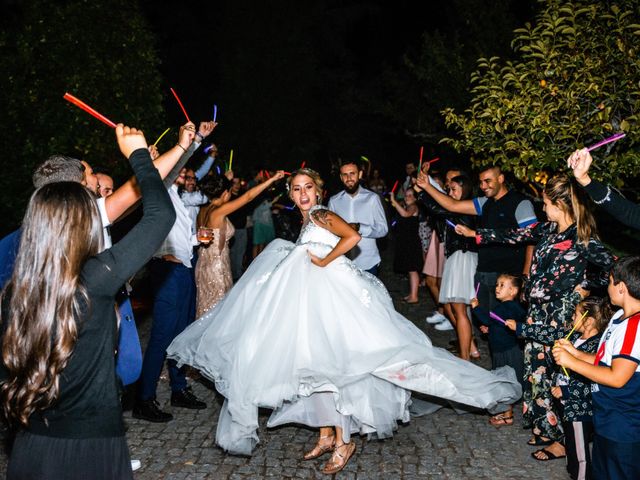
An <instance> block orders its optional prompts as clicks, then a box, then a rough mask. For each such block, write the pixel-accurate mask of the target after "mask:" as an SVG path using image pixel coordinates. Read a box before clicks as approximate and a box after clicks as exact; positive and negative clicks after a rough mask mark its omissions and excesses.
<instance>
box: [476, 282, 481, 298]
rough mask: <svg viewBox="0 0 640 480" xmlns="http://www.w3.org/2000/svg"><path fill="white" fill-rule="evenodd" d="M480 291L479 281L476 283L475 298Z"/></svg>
mask: <svg viewBox="0 0 640 480" xmlns="http://www.w3.org/2000/svg"><path fill="white" fill-rule="evenodd" d="M479 291H480V282H478V283H477V284H476V298H478V292H479Z"/></svg>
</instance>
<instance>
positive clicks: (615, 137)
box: [587, 132, 626, 152]
mask: <svg viewBox="0 0 640 480" xmlns="http://www.w3.org/2000/svg"><path fill="white" fill-rule="evenodd" d="M625 136H626V134H625V133H622V132H620V133H616V134H615V135H611V136H610V137H609V138H605V139H604V140H600V141H599V142H598V143H595V144H593V145H591V146H590V147H589V148H587V151H589V152H590V151H592V150H595V149H596V148H600V147H602V146H603V145H606V144H607V143H612V142H617V141H618V140H620V139H621V138H624V137H625Z"/></svg>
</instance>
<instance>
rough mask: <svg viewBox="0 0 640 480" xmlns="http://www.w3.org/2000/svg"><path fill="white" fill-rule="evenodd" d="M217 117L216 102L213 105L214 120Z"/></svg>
mask: <svg viewBox="0 0 640 480" xmlns="http://www.w3.org/2000/svg"><path fill="white" fill-rule="evenodd" d="M216 118H218V105H216V104H214V105H213V121H214V122H215V121H216Z"/></svg>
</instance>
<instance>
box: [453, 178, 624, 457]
mask: <svg viewBox="0 0 640 480" xmlns="http://www.w3.org/2000/svg"><path fill="white" fill-rule="evenodd" d="M542 198H543V201H544V209H545V212H546V214H547V219H548V222H546V223H537V224H534V225H531V226H529V227H526V228H522V229H506V230H490V229H482V228H481V229H478V230H476V231H473V230H471V229H470V228H467V227H464V226H462V225H458V226H457V227H456V231H457V232H458V233H460V234H463V235H465V236H467V237H476V241H477V242H478V243H481V244H487V243H492V242H498V243H519V242H535V243H536V247H535V251H534V254H533V263H532V265H531V270H530V272H529V275H530V277H529V281H528V282H527V284H526V286H525V298H526V299H527V300H528V301H529V309H528V312H527V314H528V322H527V323H526V324H519V325H518V328H517V330H516V333H517V334H518V335H519V336H521V337H524V338H525V339H526V343H525V349H524V367H525V368H524V382H525V391H524V402H523V413H524V421H525V427H529V428H531V427H532V428H533V437H532V438H531V440H530V441H529V444H530V445H535V446H546V449H544V450H539V451H538V452H536V455H535V458H536V459H538V460H543V461H544V460H549V459H550V458H558V457H561V456H563V455H564V454H565V453H564V447H563V446H562V444H561V442H562V439H563V432H562V427H561V425H560V417H559V414H558V411H557V407H556V406H555V402H554V400H553V396H552V394H551V388H552V387H553V384H552V375H553V373H554V372H555V369H556V366H555V364H554V363H553V358H552V357H551V348H552V347H553V344H554V342H555V341H556V340H558V339H560V338H563V337H564V336H565V335H566V333H567V331H568V330H570V328H571V319H572V315H573V313H574V311H575V308H576V305H577V304H578V302H580V300H581V299H582V297H583V296H586V294H587V291H589V290H591V289H593V288H598V287H603V286H605V285H606V284H607V280H608V279H607V272H608V271H609V268H610V267H611V265H612V264H613V256H612V255H611V253H610V252H609V251H608V250H607V248H606V247H605V246H604V245H603V244H602V242H600V240H599V239H598V234H597V229H596V222H595V219H594V217H593V214H592V213H591V207H590V203H589V202H590V201H589V199H588V198H587V197H586V195H585V194H584V192H583V191H582V189H581V188H580V187H579V186H578V185H577V184H576V182H575V180H573V179H570V178H569V177H568V176H566V175H560V176H556V177H553V178H551V179H550V180H549V182H547V184H546V186H545V188H544V192H543V197H542Z"/></svg>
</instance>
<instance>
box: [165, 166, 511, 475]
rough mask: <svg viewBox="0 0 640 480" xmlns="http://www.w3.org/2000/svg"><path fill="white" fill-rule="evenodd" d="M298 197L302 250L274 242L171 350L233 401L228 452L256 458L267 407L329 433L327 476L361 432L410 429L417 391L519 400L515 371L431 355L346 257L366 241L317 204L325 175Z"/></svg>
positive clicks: (224, 438) (224, 420)
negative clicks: (402, 425) (492, 369)
mask: <svg viewBox="0 0 640 480" xmlns="http://www.w3.org/2000/svg"><path fill="white" fill-rule="evenodd" d="M289 187H290V196H291V198H292V200H293V201H294V202H295V204H296V205H297V207H298V208H299V209H300V211H301V212H302V215H303V218H304V226H303V228H302V231H301V233H300V237H299V238H298V241H297V242H296V243H295V244H294V243H291V242H288V241H284V240H280V239H278V240H274V241H273V242H271V243H270V244H269V246H268V247H267V248H266V249H265V250H264V251H263V252H262V253H261V254H260V255H259V256H258V257H257V258H256V259H255V260H254V261H253V263H252V264H251V265H250V267H249V269H248V270H247V271H246V273H245V274H244V275H243V276H242V278H241V279H240V281H239V282H238V283H237V284H236V285H235V286H234V287H233V289H232V290H231V291H229V292H228V293H227V295H226V296H225V297H224V298H223V299H222V300H221V301H220V302H219V303H218V304H217V305H216V306H215V307H214V308H212V309H211V310H210V311H209V312H207V313H206V314H205V315H204V316H203V317H201V318H199V319H198V320H197V321H196V322H194V323H193V324H192V325H191V326H190V327H188V328H187V329H186V330H185V331H184V332H183V333H182V334H180V335H179V336H178V337H177V338H176V339H175V340H174V341H173V343H172V344H171V345H170V346H169V348H168V349H167V352H168V355H169V357H170V358H173V359H175V360H177V361H178V363H179V364H188V365H191V366H193V367H195V368H197V369H199V370H200V371H201V372H202V374H204V375H205V376H206V377H208V378H209V379H211V380H212V381H214V382H215V385H216V389H217V390H218V391H219V392H220V393H221V394H222V395H223V396H224V397H225V402H224V405H223V407H222V410H221V412H220V418H219V420H218V427H217V432H216V441H217V443H218V445H220V446H221V447H222V448H223V449H225V450H227V451H229V452H230V453H235V454H244V455H248V454H251V452H252V451H253V449H254V447H255V446H256V444H257V443H258V435H257V429H258V408H259V407H266V408H270V409H273V413H272V415H271V417H270V419H269V421H268V426H269V427H272V426H276V425H281V424H285V423H301V424H304V425H308V426H311V427H323V428H321V431H320V439H319V441H318V445H316V447H315V448H314V449H313V450H312V451H310V452H309V453H308V454H306V455H305V458H316V457H318V456H320V455H322V454H323V453H326V452H329V451H333V456H332V457H331V460H329V462H328V463H327V465H326V466H325V470H324V471H325V473H335V472H336V471H338V470H340V469H341V468H343V467H344V465H345V464H346V462H347V460H348V459H349V457H350V456H351V455H352V454H353V451H354V450H355V444H354V443H353V442H351V439H350V436H351V434H352V433H360V434H365V433H366V434H371V433H375V434H376V435H377V436H378V437H380V438H384V437H388V436H391V435H392V434H393V431H394V430H395V429H396V428H397V422H398V420H401V421H403V422H406V421H409V405H410V403H411V401H410V396H411V394H410V390H414V391H417V392H421V393H424V394H427V395H432V396H435V397H439V398H442V399H446V400H449V401H453V402H456V403H459V404H464V405H468V406H472V407H477V408H483V409H487V410H489V411H490V412H492V413H495V412H499V411H502V410H506V409H507V408H508V406H509V405H510V404H512V403H514V402H515V401H516V400H517V399H518V398H519V397H520V395H521V388H520V385H519V383H518V382H517V380H516V377H515V374H514V372H513V370H512V369H510V368H509V367H503V368H502V369H501V370H498V371H495V372H489V371H487V370H484V369H483V368H480V367H478V366H476V365H474V364H472V363H470V362H467V361H464V360H461V359H459V358H457V357H455V356H453V355H452V354H450V353H449V352H447V351H445V350H442V349H439V348H436V347H433V346H432V344H431V341H430V340H429V338H428V337H427V336H426V335H425V334H424V333H423V332H422V331H421V330H420V329H418V328H417V327H416V326H414V325H413V323H411V322H410V321H409V320H407V319H406V318H404V317H403V316H402V315H400V314H399V313H398V312H396V311H395V309H394V307H393V303H392V301H391V298H390V296H389V294H388V292H387V290H386V289H385V287H384V285H383V284H382V283H381V282H380V281H379V280H378V279H377V278H376V277H374V276H372V275H370V274H368V273H366V272H363V271H361V270H359V269H358V268H356V267H355V265H353V263H352V262H351V261H350V260H348V259H347V258H346V257H345V256H344V254H345V253H346V252H347V251H349V250H350V249H351V248H353V247H354V246H355V245H356V244H357V242H358V241H359V239H360V236H359V235H358V234H357V233H356V232H355V231H354V230H353V229H352V228H351V227H350V226H349V225H348V224H347V223H345V222H344V221H343V220H342V219H341V218H340V217H338V216H337V215H336V214H334V213H332V212H330V211H329V210H326V209H325V208H324V207H321V206H319V205H317V202H318V199H319V198H320V194H321V188H322V181H321V180H320V177H319V176H318V174H317V173H316V172H314V171H313V170H310V169H301V170H298V171H296V172H293V174H292V176H291V177H290V178H289ZM334 428H335V434H334V430H333V429H334Z"/></svg>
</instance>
